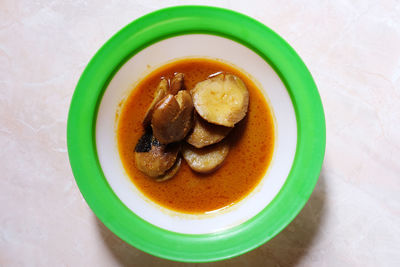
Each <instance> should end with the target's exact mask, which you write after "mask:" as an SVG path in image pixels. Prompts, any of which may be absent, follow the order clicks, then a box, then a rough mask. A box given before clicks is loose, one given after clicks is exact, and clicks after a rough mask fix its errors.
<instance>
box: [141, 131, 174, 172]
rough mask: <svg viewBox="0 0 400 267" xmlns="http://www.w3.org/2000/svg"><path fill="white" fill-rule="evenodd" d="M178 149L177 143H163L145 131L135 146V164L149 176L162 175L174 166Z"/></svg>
mask: <svg viewBox="0 0 400 267" xmlns="http://www.w3.org/2000/svg"><path fill="white" fill-rule="evenodd" d="M179 150H180V145H179V144H170V145H163V144H161V143H160V142H159V141H158V140H157V139H156V138H155V137H154V136H153V134H152V133H151V131H147V132H145V133H144V134H143V135H142V137H141V138H140V139H139V141H138V143H137V144H136V147H135V162H136V166H137V168H138V169H139V170H140V171H141V172H143V173H144V174H146V175H148V176H150V177H160V176H163V175H165V174H166V173H167V171H168V170H170V169H171V168H172V167H173V166H174V164H175V162H176V159H177V156H178V152H179ZM171 177H172V176H171Z"/></svg>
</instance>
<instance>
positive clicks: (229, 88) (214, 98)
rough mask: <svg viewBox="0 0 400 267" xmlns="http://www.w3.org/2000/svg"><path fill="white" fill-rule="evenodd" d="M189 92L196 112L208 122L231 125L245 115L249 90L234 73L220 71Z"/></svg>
mask: <svg viewBox="0 0 400 267" xmlns="http://www.w3.org/2000/svg"><path fill="white" fill-rule="evenodd" d="M190 93H191V95H192V97H193V103H194V107H195V109H196V111H197V113H198V114H199V115H200V116H201V117H202V118H203V119H205V120H206V121H208V122H210V123H214V124H218V125H222V126H226V127H233V126H235V124H236V123H238V122H239V121H241V120H242V119H243V118H244V117H245V116H246V113H247V110H248V106H249V91H248V90H247V88H246V85H245V84H244V82H243V81H242V80H241V79H240V78H239V77H237V76H235V75H232V74H223V73H222V74H219V75H217V76H214V77H212V78H208V79H207V80H204V81H202V82H199V83H197V84H196V86H195V87H194V88H193V89H192V90H191V92H190Z"/></svg>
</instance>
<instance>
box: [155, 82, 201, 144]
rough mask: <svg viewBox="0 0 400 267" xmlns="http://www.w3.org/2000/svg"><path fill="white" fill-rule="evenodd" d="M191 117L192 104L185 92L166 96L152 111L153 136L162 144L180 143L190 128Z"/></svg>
mask: <svg viewBox="0 0 400 267" xmlns="http://www.w3.org/2000/svg"><path fill="white" fill-rule="evenodd" d="M192 117H193V102H192V98H191V97H190V94H189V93H188V92H187V91H185V90H182V91H179V92H178V94H177V95H175V96H173V95H171V94H168V95H167V96H166V97H164V98H163V99H162V100H161V101H160V102H158V104H157V105H156V107H155V109H154V112H153V117H152V120H151V127H152V128H153V133H154V136H155V137H156V138H157V139H158V140H159V141H160V142H161V143H163V144H169V143H173V142H178V141H181V140H183V139H184V138H185V136H186V135H187V134H188V132H189V131H190V130H191V128H192Z"/></svg>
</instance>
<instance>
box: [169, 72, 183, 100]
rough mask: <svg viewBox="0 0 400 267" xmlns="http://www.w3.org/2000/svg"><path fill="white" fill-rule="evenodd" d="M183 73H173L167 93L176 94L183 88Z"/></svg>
mask: <svg viewBox="0 0 400 267" xmlns="http://www.w3.org/2000/svg"><path fill="white" fill-rule="evenodd" d="M183 78H184V75H183V73H180V72H177V73H175V75H174V78H173V79H172V81H171V86H170V88H169V93H170V94H172V95H176V94H177V93H178V92H179V91H180V90H182V89H183V85H184V84H183Z"/></svg>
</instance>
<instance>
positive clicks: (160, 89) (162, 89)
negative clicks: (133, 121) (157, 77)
mask: <svg viewBox="0 0 400 267" xmlns="http://www.w3.org/2000/svg"><path fill="white" fill-rule="evenodd" d="M167 92H168V81H167V80H166V79H164V78H162V79H161V81H160V83H159V84H158V86H157V89H156V91H155V92H154V98H153V101H152V102H151V104H150V106H149V108H148V109H147V111H146V115H144V119H143V122H142V125H143V127H145V128H146V127H147V126H149V125H150V123H151V118H152V116H153V111H154V107H155V106H156V105H157V103H158V102H159V101H160V100H161V99H162V98H163V97H165V96H166V95H167Z"/></svg>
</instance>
